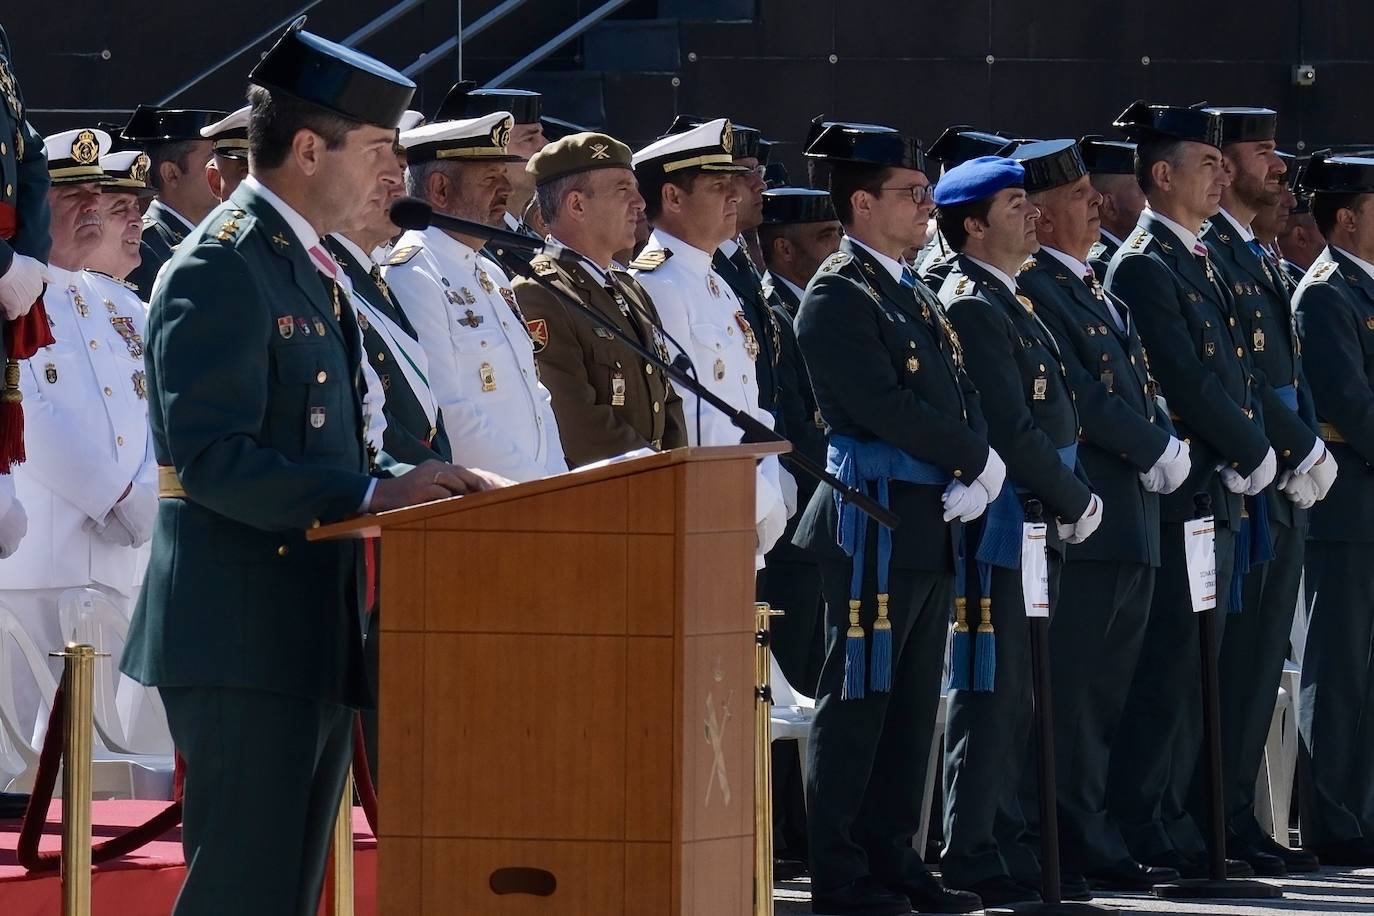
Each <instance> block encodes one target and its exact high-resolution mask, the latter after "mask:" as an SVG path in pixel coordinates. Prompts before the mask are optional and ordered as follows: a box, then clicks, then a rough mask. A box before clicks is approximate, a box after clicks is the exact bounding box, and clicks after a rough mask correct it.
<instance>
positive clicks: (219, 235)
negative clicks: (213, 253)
mask: <svg viewBox="0 0 1374 916" xmlns="http://www.w3.org/2000/svg"><path fill="white" fill-rule="evenodd" d="M238 231H239V221H238V220H237V219H235V218H234V217H232V216H231V217H229V218H228V219H226V220H225V221H224V222H223V223H221V224H220V227H219V231H218V232H216V233H215V238H216V239H218V240H219V241H221V242H229V241H232V240H233V238H234V234H235V233H236V232H238Z"/></svg>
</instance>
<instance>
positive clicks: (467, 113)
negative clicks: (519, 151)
mask: <svg viewBox="0 0 1374 916" xmlns="http://www.w3.org/2000/svg"><path fill="white" fill-rule="evenodd" d="M543 99H544V97H543V96H542V95H540V94H539V93H537V92H531V91H530V90H528V89H478V88H477V84H476V83H475V82H473V81H472V80H459V81H458V82H456V83H454V84H453V88H452V89H450V90H449V91H448V95H446V96H444V100H443V101H442V102H440V103H439V110H438V111H437V112H436V113H435V115H434V120H436V121H463V120H466V119H467V118H480V117H481V116H482V115H488V114H491V113H492V112H495V111H508V112H510V113H511V117H513V118H515V123H516V124H537V123H540V120H541V117H540V116H541V114H542V110H541V109H542V107H543V104H542V103H543ZM579 132H580V129H579V130H575V131H573V133H579Z"/></svg>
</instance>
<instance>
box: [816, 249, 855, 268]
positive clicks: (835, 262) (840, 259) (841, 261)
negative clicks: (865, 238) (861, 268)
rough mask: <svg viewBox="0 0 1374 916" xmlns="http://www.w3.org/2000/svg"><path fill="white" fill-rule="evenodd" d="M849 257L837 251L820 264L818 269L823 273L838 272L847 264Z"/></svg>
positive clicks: (845, 253) (847, 254)
mask: <svg viewBox="0 0 1374 916" xmlns="http://www.w3.org/2000/svg"><path fill="white" fill-rule="evenodd" d="M851 257H852V255H850V254H849V253H847V252H844V251H837V252H835V253H834V254H832V255H831V256H830V257H828V258H826V259H825V261H824V263H822V264H821V267H820V269H821V270H823V271H835V270H839V269H840V268H841V267H843V266H844V265H846V264H848V263H849V261H850V258H851Z"/></svg>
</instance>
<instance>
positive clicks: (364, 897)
mask: <svg viewBox="0 0 1374 916" xmlns="http://www.w3.org/2000/svg"><path fill="white" fill-rule="evenodd" d="M166 804H167V803H166V802H161V801H98V802H96V803H95V805H94V808H93V812H92V816H91V823H92V825H93V828H92V833H93V834H94V836H95V841H96V842H99V841H100V840H102V839H105V838H106V837H109V836H111V835H113V834H115V833H119V832H122V831H123V830H125V829H127V828H129V827H132V826H134V825H135V824H141V823H143V822H144V821H146V820H147V819H148V818H150V817H152V816H153V815H154V814H155V813H157V812H158V811H159V810H161V809H162V808H163V807H165V806H166ZM61 811H62V809H61V802H56V801H55V802H53V803H52V807H51V808H50V809H49V811H48V823H47V827H46V828H45V829H44V831H43V839H42V841H41V844H40V848H41V849H44V850H48V849H58V848H59V847H61V845H62V819H61V818H62V814H61ZM18 842H19V821H17V820H10V821H0V913H3V914H4V916H60V914H61V912H62V884H61V881H60V880H59V878H58V876H57V873H56V872H48V873H44V874H42V875H29V874H28V873H27V872H25V871H24V869H23V867H22V866H20V865H19V862H18V860H17V859H16V857H15V848H16V846H17V845H18ZM353 846H354V849H355V850H356V852H355V856H354V872H355V878H356V884H357V890H356V894H355V898H354V899H355V901H356V902H355V907H356V911H357V913H358V914H359V916H364V914H372V913H375V912H376V909H377V906H376V902H377V840H376V839H375V838H374V837H373V836H372V831H371V830H369V829H368V827H367V820H366V818H364V817H363V809H362V808H354V809H353ZM185 873H186V863H185V862H184V861H183V860H182V855H181V832H180V831H179V830H178V831H172V832H171V833H168V834H166V835H165V836H163V837H162V838H161V839H160V840H158V841H157V842H154V843H149V844H148V845H147V846H144V847H143V848H142V849H140V850H138V851H137V852H135V853H134V854H133V855H131V856H126V857H124V858H122V859H116V860H114V861H112V862H106V863H105V864H103V865H99V866H97V867H96V869H95V873H94V874H93V875H92V880H91V908H92V910H93V912H96V913H99V914H100V916H166V914H168V913H170V912H171V910H172V902H173V901H174V900H176V895H177V890H178V889H180V887H181V881H182V878H183V877H184V876H185ZM245 877H246V876H245Z"/></svg>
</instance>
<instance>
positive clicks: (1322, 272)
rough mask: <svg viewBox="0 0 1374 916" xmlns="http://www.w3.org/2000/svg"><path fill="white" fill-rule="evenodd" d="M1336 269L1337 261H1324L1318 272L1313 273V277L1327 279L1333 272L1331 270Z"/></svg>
mask: <svg viewBox="0 0 1374 916" xmlns="http://www.w3.org/2000/svg"><path fill="white" fill-rule="evenodd" d="M1335 269H1336V262H1335V261H1324V262H1323V263H1322V265H1321V266H1320V267H1318V268H1317V270H1316V273H1314V274H1312V279H1313V280H1325V279H1326V276H1327V274H1329V273H1331V271H1333V270H1335Z"/></svg>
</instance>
